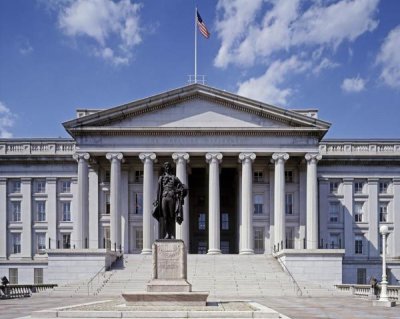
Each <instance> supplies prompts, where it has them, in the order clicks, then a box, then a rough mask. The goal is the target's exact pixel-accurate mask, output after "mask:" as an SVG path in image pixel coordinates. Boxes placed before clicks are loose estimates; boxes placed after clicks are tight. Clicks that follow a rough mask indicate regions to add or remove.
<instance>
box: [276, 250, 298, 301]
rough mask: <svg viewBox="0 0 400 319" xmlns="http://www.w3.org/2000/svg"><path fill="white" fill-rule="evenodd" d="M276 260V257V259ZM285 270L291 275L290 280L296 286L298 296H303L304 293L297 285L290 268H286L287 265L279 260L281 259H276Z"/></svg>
mask: <svg viewBox="0 0 400 319" xmlns="http://www.w3.org/2000/svg"><path fill="white" fill-rule="evenodd" d="M275 258H276V257H275ZM276 259H277V261H278V262H279V264H280V265H281V267H282V268H283V270H284V271H285V272H286V273H287V274H288V275H289V277H290V279H291V280H292V283H293V284H294V287H295V289H296V295H297V296H302V295H303V291H302V290H301V288H300V285H299V284H298V283H297V281H296V279H294V277H293V275H292V273H291V272H290V270H289V268H287V267H286V265H285V264H284V263H283V262H281V261H280V260H279V258H276Z"/></svg>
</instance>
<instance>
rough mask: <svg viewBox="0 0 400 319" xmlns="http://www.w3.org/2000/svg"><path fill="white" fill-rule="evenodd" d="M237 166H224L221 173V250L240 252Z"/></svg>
mask: <svg viewBox="0 0 400 319" xmlns="http://www.w3.org/2000/svg"><path fill="white" fill-rule="evenodd" d="M237 177H238V175H237V169H236V168H222V170H221V175H220V194H221V252H222V253H223V254H237V253H238V238H237V211H238V210H237V183H238V178H237Z"/></svg>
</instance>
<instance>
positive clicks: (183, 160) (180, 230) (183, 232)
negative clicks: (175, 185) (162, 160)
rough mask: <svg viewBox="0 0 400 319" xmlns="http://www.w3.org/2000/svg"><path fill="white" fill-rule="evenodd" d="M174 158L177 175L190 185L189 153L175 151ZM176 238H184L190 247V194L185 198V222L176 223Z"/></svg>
mask: <svg viewBox="0 0 400 319" xmlns="http://www.w3.org/2000/svg"><path fill="white" fill-rule="evenodd" d="M172 159H173V160H174V162H175V163H176V176H177V177H178V178H179V180H180V181H181V182H182V184H185V185H186V186H188V176H187V169H186V165H187V163H189V154H188V153H173V154H172ZM175 229H176V231H175V234H176V238H177V239H182V240H183V241H184V242H185V244H186V247H189V196H186V198H185V204H184V205H183V222H182V224H181V225H179V224H178V223H176V227H175Z"/></svg>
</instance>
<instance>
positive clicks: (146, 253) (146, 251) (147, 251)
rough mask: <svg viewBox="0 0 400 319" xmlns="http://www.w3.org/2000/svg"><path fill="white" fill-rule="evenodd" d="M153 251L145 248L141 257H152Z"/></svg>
mask: <svg viewBox="0 0 400 319" xmlns="http://www.w3.org/2000/svg"><path fill="white" fill-rule="evenodd" d="M152 253H153V251H152V250H151V248H143V250H142V252H141V253H140V254H141V255H151V254H152Z"/></svg>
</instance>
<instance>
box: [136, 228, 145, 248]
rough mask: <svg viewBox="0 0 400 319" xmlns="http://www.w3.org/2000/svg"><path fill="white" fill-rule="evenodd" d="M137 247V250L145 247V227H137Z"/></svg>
mask: <svg viewBox="0 0 400 319" xmlns="http://www.w3.org/2000/svg"><path fill="white" fill-rule="evenodd" d="M135 248H136V249H137V250H142V249H143V229H140V228H136V231H135Z"/></svg>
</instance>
